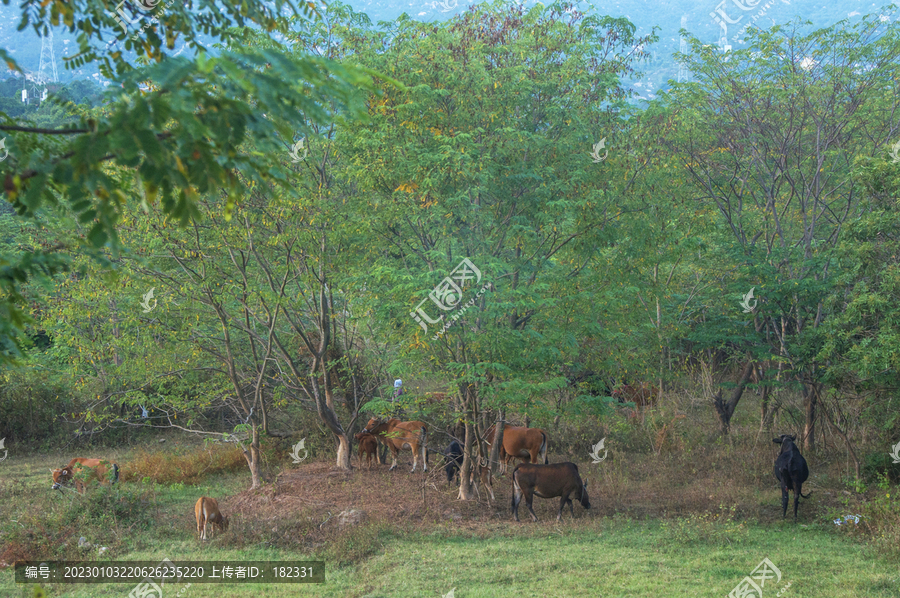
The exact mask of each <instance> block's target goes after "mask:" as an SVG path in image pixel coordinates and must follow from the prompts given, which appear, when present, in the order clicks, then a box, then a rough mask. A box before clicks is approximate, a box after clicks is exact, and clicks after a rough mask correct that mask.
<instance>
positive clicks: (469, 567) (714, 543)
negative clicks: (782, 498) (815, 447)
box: [0, 513, 900, 598]
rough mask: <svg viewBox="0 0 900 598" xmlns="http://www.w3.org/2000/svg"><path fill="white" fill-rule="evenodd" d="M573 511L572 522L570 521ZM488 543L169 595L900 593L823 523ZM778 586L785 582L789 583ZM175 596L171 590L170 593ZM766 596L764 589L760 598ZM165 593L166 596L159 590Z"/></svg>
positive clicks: (407, 539) (431, 540) (566, 533)
mask: <svg viewBox="0 0 900 598" xmlns="http://www.w3.org/2000/svg"><path fill="white" fill-rule="evenodd" d="M578 515H581V514H580V513H579V514H578ZM495 525H496V530H493V533H495V534H496V535H492V530H483V532H484V533H483V534H479V536H480V535H485V536H487V537H479V536H473V535H471V534H464V535H460V534H454V533H448V532H445V531H440V532H436V533H432V534H427V535H422V534H414V535H412V536H404V537H397V536H394V535H392V534H390V533H381V534H379V535H378V536H377V537H376V538H375V541H376V542H377V550H376V554H374V555H373V556H371V557H370V558H368V559H366V560H364V561H363V562H361V563H359V564H356V565H350V566H343V567H341V566H336V565H335V564H333V563H329V564H328V565H327V567H326V570H327V574H326V583H324V584H316V585H293V584H291V585H289V584H267V585H261V584H247V585H237V584H216V585H211V584H202V585H200V584H194V585H192V586H191V587H188V588H185V589H184V591H183V592H182V593H181V594H179V595H180V596H183V597H186V598H190V597H191V596H209V595H215V596H216V597H217V598H231V597H243V596H259V595H261V594H264V595H266V596H307V595H309V596H323V597H326V596H327V597H331V596H334V597H357V598H362V597H367V598H376V597H384V598H388V597H390V598H403V597H410V598H412V597H416V598H420V597H422V596H435V597H440V596H443V595H446V594H447V593H448V592H449V591H450V590H451V589H454V588H455V592H454V595H455V597H457V598H470V597H471V598H479V597H481V598H490V597H494V596H510V597H512V596H560V597H562V596H576V597H577V596H584V597H588V596H590V597H592V598H596V597H600V596H610V597H612V596H654V597H655V596H698V597H705V596H710V597H712V596H715V597H721V596H726V595H727V594H728V592H730V591H731V590H732V589H733V588H734V587H735V586H736V585H737V584H738V582H740V581H741V580H742V579H743V578H744V577H745V576H747V575H749V574H750V573H751V571H752V570H753V569H754V568H755V567H756V566H757V565H758V564H759V563H760V562H761V561H762V560H763V558H768V559H769V560H770V561H771V562H772V563H773V564H774V565H775V566H776V567H777V568H778V569H779V570H780V572H781V574H782V579H781V581H780V582H779V583H775V580H771V581H769V582H767V583H766V586H765V594H764V595H767V596H768V595H772V596H774V595H776V593H777V592H783V593H781V594H779V595H783V596H791V597H797V598H800V597H806V596H809V597H813V596H835V597H838V596H840V597H848V598H855V597H863V596H865V597H872V598H875V597H882V596H883V597H889V596H890V597H894V596H898V595H900V591H898V587H900V571H898V567H897V563H896V562H893V563H892V562H889V561H888V560H887V559H884V558H879V557H878V556H877V555H875V554H873V553H872V552H871V551H870V550H868V549H866V548H865V547H864V546H861V545H860V544H858V543H856V542H853V541H852V540H849V539H847V538H845V537H841V535H840V534H837V533H835V531H834V530H832V529H829V528H828V527H827V526H826V525H825V524H818V525H809V526H794V525H793V524H784V525H778V526H775V527H774V528H772V527H761V526H754V525H751V526H747V527H746V529H745V530H744V531H743V532H742V533H741V534H740V535H739V537H738V538H736V539H733V540H731V541H730V543H729V542H725V543H724V544H723V543H722V541H721V539H718V540H717V539H715V538H709V539H705V540H693V539H690V538H688V537H686V536H683V535H682V531H681V530H673V529H672V528H671V527H668V528H667V527H666V526H664V525H663V524H662V523H661V522H658V521H633V520H627V519H625V518H617V517H614V518H597V519H587V518H586V517H584V516H580V517H576V520H575V521H571V520H564V521H563V523H562V524H560V525H557V524H556V523H555V522H554V523H543V522H539V523H538V524H520V525H512V524H495ZM164 556H167V557H169V558H170V559H173V560H177V559H184V560H207V559H209V560H228V559H233V560H234V561H242V560H290V559H303V558H308V557H310V556H313V555H308V554H301V553H298V552H295V551H289V550H261V549H257V550H253V549H251V550H240V551H239V550H227V549H221V550H220V549H218V548H217V547H216V545H215V541H213V542H211V543H210V544H209V545H207V546H204V547H203V549H202V550H198V549H197V547H196V543H195V542H182V543H171V544H170V545H168V546H166V547H164V548H161V549H157V550H152V551H147V552H139V553H131V554H127V555H121V556H120V557H119V558H120V559H122V560H144V559H147V560H155V559H159V558H162V557H164ZM11 577H12V571H11V570H7V571H5V572H4V573H3V577H2V579H0V595H3V596H31V595H32V594H31V592H30V588H27V587H25V586H18V587H16V586H15V585H14V584H12V583H11ZM788 584H790V585H789V586H788ZM131 588H132V586H130V585H125V584H106V585H78V586H76V585H66V586H63V585H59V584H57V585H50V586H46V590H47V595H48V596H71V597H92V596H126V595H127V594H128V592H129V591H130V590H131ZM182 588H183V586H182V585H176V586H173V589H172V590H171V592H172V594H171V595H173V596H174V595H175V594H176V593H178V592H179V591H180V590H181V589H182ZM769 588H772V590H770V589H769ZM166 596H169V593H168V592H167V593H166Z"/></svg>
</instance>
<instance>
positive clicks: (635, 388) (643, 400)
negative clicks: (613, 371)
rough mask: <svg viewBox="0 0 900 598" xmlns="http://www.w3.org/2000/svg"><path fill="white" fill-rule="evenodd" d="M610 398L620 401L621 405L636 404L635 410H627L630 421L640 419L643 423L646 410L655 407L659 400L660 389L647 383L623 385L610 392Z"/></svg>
mask: <svg viewBox="0 0 900 598" xmlns="http://www.w3.org/2000/svg"><path fill="white" fill-rule="evenodd" d="M610 396H612V397H613V398H614V399H616V400H618V401H619V403H623V404H624V403H634V409H629V410H627V412H626V413H627V415H628V419H629V420H637V419H638V417H640V418H641V420H642V421H643V418H644V409H645V408H648V407H653V404H654V403H656V402H657V400H658V399H659V389H658V388H656V387H655V386H653V385H652V384H649V383H647V382H641V383H640V384H621V385H619V386H617V387H616V388H614V389H613V390H612V392H610Z"/></svg>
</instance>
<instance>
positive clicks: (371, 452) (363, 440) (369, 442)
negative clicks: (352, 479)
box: [354, 432, 378, 469]
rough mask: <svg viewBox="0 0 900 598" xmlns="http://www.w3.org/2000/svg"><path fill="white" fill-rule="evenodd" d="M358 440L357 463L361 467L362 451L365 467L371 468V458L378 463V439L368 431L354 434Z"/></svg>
mask: <svg viewBox="0 0 900 598" xmlns="http://www.w3.org/2000/svg"><path fill="white" fill-rule="evenodd" d="M354 438H356V439H357V440H358V441H359V465H360V467H362V460H363V453H365V455H366V467H368V468H369V469H371V468H372V458H373V457H374V458H375V462H376V463H378V440H377V439H376V438H375V436H373V435H372V434H369V433H368V432H360V433H359V434H357V435H356V436H354Z"/></svg>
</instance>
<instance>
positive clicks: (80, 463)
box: [50, 457, 119, 493]
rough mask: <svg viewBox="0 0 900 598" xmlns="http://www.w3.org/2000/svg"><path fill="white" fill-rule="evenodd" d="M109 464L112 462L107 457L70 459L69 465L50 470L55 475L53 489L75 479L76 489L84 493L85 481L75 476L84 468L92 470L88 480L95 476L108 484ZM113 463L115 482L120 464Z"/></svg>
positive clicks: (117, 479)
mask: <svg viewBox="0 0 900 598" xmlns="http://www.w3.org/2000/svg"><path fill="white" fill-rule="evenodd" d="M109 464H110V462H109V461H107V460H106V459H85V458H84V457H76V458H74V459H72V460H71V461H69V464H68V465H64V466H63V467H61V468H60V469H51V470H50V473H51V474H52V475H53V486H51V489H53V490H59V489H61V488H62V487H63V486H67V485H69V484H70V483H72V482H73V481H74V483H75V490H76V491H78V492H82V493H83V492H84V491H85V489H86V485H85V483H84V481H82V480H79V479H76V478H75V474H76V473H78V472H80V471H81V470H82V469H89V470H90V473H88V474H87V479H88V481H89V480H91V479H93V478H95V479H97V480H98V481H99V482H100V483H101V484H108V483H110V481H109V480H108V479H107V472H108V471H109V467H108V465H109ZM111 465H112V473H113V479H112V483H113V484H115V483H116V482H118V481H119V466H118V465H117V464H115V463H112V464H111Z"/></svg>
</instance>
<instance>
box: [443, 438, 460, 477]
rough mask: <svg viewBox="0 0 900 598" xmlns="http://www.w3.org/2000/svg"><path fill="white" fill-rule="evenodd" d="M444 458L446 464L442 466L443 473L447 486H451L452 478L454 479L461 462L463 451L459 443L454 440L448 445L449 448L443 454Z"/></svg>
mask: <svg viewBox="0 0 900 598" xmlns="http://www.w3.org/2000/svg"><path fill="white" fill-rule="evenodd" d="M444 458H445V460H446V461H447V464H446V465H444V472H445V473H446V474H447V484H448V485H452V484H453V478H454V477H456V474H457V472H458V471H459V468H460V467H462V462H463V450H462V446H460V444H459V442H457V441H456V440H454V441H453V442H451V443H450V446H448V447H447V450H446V452H444Z"/></svg>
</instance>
